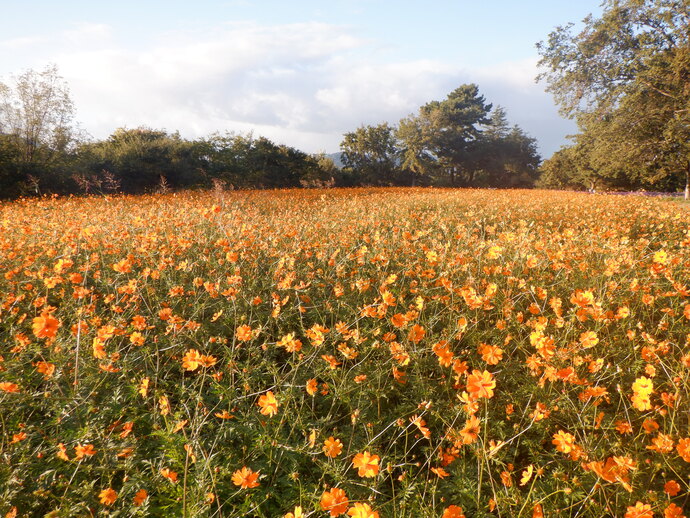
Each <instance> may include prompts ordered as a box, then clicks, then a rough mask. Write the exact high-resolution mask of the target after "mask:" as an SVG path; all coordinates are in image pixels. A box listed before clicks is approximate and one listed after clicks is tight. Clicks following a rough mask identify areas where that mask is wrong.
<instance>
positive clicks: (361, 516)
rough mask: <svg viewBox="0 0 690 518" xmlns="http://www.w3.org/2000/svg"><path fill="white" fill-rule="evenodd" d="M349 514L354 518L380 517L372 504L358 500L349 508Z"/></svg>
mask: <svg viewBox="0 0 690 518" xmlns="http://www.w3.org/2000/svg"><path fill="white" fill-rule="evenodd" d="M347 515H348V516H351V517H352V518H379V513H378V511H374V510H373V509H372V508H371V506H370V505H369V504H367V503H365V502H356V503H355V504H354V505H353V506H352V507H350V509H348V511H347Z"/></svg>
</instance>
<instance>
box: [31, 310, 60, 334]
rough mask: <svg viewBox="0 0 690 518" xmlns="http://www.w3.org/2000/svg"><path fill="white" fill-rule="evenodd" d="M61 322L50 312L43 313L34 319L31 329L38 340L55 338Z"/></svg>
mask: <svg viewBox="0 0 690 518" xmlns="http://www.w3.org/2000/svg"><path fill="white" fill-rule="evenodd" d="M59 327H60V321H59V320H58V319H57V318H55V317H54V316H53V315H51V314H50V313H49V312H48V311H43V312H42V313H41V315H40V316H38V317H36V318H34V319H33V324H32V325H31V329H32V330H33V333H34V335H35V336H36V338H55V335H56V334H57V330H58V328H59Z"/></svg>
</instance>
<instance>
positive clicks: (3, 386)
mask: <svg viewBox="0 0 690 518" xmlns="http://www.w3.org/2000/svg"><path fill="white" fill-rule="evenodd" d="M0 390H2V391H3V392H19V385H17V384H16V383H11V382H9V381H3V382H1V383H0Z"/></svg>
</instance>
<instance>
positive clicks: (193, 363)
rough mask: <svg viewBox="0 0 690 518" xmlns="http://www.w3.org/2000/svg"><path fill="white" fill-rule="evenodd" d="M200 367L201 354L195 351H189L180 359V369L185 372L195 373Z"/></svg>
mask: <svg viewBox="0 0 690 518" xmlns="http://www.w3.org/2000/svg"><path fill="white" fill-rule="evenodd" d="M200 366H201V354H199V351H197V350H196V349H190V350H189V351H187V353H186V354H185V355H184V356H183V357H182V368H183V369H185V370H187V371H195V370H197V369H198V368H199V367H200Z"/></svg>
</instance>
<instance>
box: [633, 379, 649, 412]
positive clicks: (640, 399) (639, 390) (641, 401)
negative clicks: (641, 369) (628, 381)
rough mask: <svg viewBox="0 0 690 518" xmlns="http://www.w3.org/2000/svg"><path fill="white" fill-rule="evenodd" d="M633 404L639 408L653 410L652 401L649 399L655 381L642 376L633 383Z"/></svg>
mask: <svg viewBox="0 0 690 518" xmlns="http://www.w3.org/2000/svg"><path fill="white" fill-rule="evenodd" d="M632 390H633V395H632V397H631V400H632V404H633V406H634V407H635V408H636V409H637V410H641V411H644V410H651V408H652V403H651V401H650V399H649V397H650V395H651V394H652V393H653V392H654V383H653V382H652V380H650V379H648V378H646V377H645V376H640V377H639V378H637V379H636V380H635V382H634V383H633V384H632Z"/></svg>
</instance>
